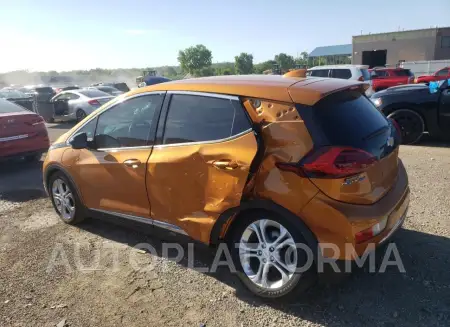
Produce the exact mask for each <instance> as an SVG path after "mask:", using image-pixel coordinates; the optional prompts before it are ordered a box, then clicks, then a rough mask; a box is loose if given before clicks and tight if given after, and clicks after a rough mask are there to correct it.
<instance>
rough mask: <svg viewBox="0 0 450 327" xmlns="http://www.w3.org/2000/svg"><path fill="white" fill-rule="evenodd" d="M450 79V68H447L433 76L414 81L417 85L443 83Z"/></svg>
mask: <svg viewBox="0 0 450 327" xmlns="http://www.w3.org/2000/svg"><path fill="white" fill-rule="evenodd" d="M448 78H450V67H445V68H442V69H440V70H438V71H437V72H435V73H434V74H433V75H423V76H419V77H417V78H416V79H415V80H414V82H415V83H429V82H433V81H443V80H445V79H448Z"/></svg>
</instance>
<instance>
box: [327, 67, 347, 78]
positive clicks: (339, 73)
mask: <svg viewBox="0 0 450 327" xmlns="http://www.w3.org/2000/svg"><path fill="white" fill-rule="evenodd" d="M331 71H332V76H333V77H334V78H341V79H349V78H350V77H352V72H351V71H350V69H332V70H331Z"/></svg>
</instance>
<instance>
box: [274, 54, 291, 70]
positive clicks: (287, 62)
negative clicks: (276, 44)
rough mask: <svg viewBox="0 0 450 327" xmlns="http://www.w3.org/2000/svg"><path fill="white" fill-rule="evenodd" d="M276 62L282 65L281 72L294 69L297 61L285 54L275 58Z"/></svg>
mask: <svg viewBox="0 0 450 327" xmlns="http://www.w3.org/2000/svg"><path fill="white" fill-rule="evenodd" d="M275 61H276V62H277V64H278V65H280V68H281V70H288V69H290V68H294V66H295V60H294V57H292V56H289V55H287V54H285V53H280V54H277V55H276V56H275Z"/></svg>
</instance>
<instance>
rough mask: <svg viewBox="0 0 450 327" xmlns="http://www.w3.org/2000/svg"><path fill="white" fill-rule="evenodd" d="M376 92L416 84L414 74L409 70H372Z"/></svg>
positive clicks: (373, 85)
mask: <svg viewBox="0 0 450 327" xmlns="http://www.w3.org/2000/svg"><path fill="white" fill-rule="evenodd" d="M369 71H370V75H371V78H372V88H373V90H374V92H378V91H381V90H385V89H387V88H389V87H391V86H397V85H403V84H411V83H414V74H413V73H412V72H411V70H409V69H404V68H388V67H380V68H373V69H370V70H369Z"/></svg>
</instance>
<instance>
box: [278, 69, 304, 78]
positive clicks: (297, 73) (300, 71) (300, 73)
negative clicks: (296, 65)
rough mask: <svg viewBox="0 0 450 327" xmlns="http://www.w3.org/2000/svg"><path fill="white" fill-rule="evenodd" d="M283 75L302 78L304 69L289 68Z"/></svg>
mask: <svg viewBox="0 0 450 327" xmlns="http://www.w3.org/2000/svg"><path fill="white" fill-rule="evenodd" d="M283 77H299V78H302V77H303V78H304V77H306V69H294V70H291V71H290V72H287V73H286V74H284V75H283Z"/></svg>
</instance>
